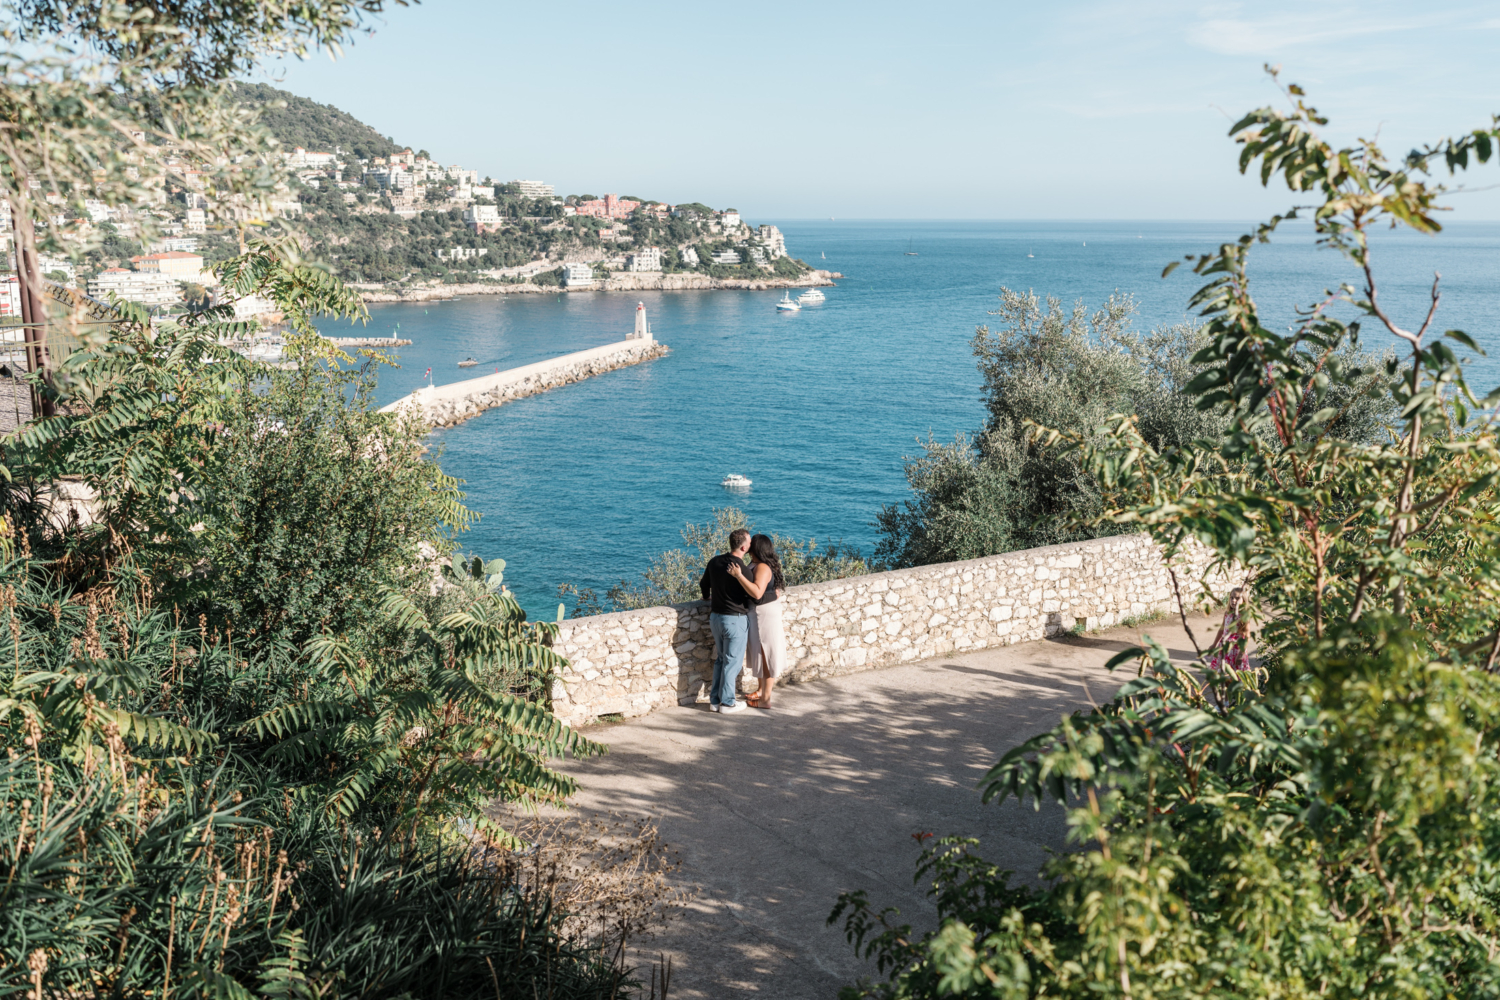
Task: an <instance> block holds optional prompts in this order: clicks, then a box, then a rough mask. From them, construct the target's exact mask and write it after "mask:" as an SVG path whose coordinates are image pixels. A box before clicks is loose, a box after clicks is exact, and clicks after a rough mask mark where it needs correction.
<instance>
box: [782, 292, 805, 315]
mask: <svg viewBox="0 0 1500 1000" xmlns="http://www.w3.org/2000/svg"><path fill="white" fill-rule="evenodd" d="M801 308H802V307H801V306H799V305H798V304H797V303H795V302H793V301H792V293H791V292H787V293H786V294H785V295H783V296H782V297H781V301H780V302H778V303H776V309H777V311H779V312H789V313H790V312H797V311H798V310H799V309H801Z"/></svg>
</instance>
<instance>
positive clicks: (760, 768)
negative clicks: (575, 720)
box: [565, 618, 1217, 1000]
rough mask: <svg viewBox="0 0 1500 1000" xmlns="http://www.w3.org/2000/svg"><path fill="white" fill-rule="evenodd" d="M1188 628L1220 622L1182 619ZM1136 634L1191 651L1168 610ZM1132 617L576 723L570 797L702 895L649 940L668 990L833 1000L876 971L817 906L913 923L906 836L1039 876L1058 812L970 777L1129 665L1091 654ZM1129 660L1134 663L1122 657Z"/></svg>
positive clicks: (1095, 694)
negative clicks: (655, 830) (736, 701)
mask: <svg viewBox="0 0 1500 1000" xmlns="http://www.w3.org/2000/svg"><path fill="white" fill-rule="evenodd" d="M1191 621H1192V624H1193V628H1194V631H1195V633H1196V634H1197V637H1198V640H1199V642H1202V643H1205V644H1206V643H1208V642H1209V641H1211V640H1212V638H1213V635H1214V631H1215V628H1216V625H1217V623H1211V622H1209V621H1208V620H1206V619H1198V618H1194V619H1191ZM1144 631H1146V632H1149V633H1150V634H1151V635H1153V636H1155V637H1156V638H1157V639H1158V640H1159V641H1161V642H1162V643H1163V644H1164V645H1166V646H1167V647H1168V648H1169V649H1170V650H1172V651H1173V655H1174V656H1181V657H1183V658H1185V659H1191V656H1192V644H1191V643H1190V642H1189V641H1188V640H1187V637H1186V636H1185V635H1184V633H1183V630H1182V625H1181V623H1180V621H1179V620H1178V619H1176V618H1173V619H1169V620H1165V621H1161V622H1157V623H1155V624H1153V625H1150V626H1148V627H1147V628H1146V629H1145V630H1144ZM1139 634H1140V632H1139V631H1138V630H1133V629H1118V628H1117V629H1112V630H1109V631H1105V632H1099V633H1093V634H1090V635H1088V636H1082V637H1067V638H1064V639H1061V640H1055V641H1053V640H1049V641H1045V642H1033V643H1024V644H1021V645H1016V646H1009V647H1006V648H1003V649H992V650H985V651H982V652H977V653H967V654H963V655H959V656H952V657H946V658H941V659H934V660H926V661H922V662H919V663H913V664H907V665H904V666H900V667H891V668H887V669H883V670H874V671H869V672H865V673H857V674H851V675H848V676H845V677H840V678H837V679H834V680H825V681H818V682H815V683H810V684H803V685H798V686H791V687H787V688H785V689H780V690H778V691H777V692H776V695H775V701H774V704H775V708H774V709H773V711H771V712H769V713H768V712H761V711H757V710H754V709H751V710H749V711H746V712H741V713H739V714H737V715H731V716H720V715H715V714H712V713H710V712H709V711H708V710H707V706H706V705H699V706H695V707H687V708H676V709H666V710H663V711H659V712H656V713H654V714H652V715H649V716H646V717H644V718H640V719H634V720H631V721H629V722H625V723H621V724H618V725H614V726H599V727H592V728H590V729H589V730H588V734H589V736H591V737H592V738H594V739H597V740H602V741H604V742H606V743H608V744H609V746H610V752H609V754H608V755H607V756H605V757H602V758H599V759H596V760H590V761H582V762H576V761H574V762H568V764H567V765H566V767H565V769H566V770H567V771H569V772H570V773H572V774H573V775H575V776H576V777H577V778H578V779H579V783H580V785H581V786H582V790H581V792H580V794H579V795H578V797H577V799H576V800H575V801H576V808H578V809H580V810H586V811H587V810H593V811H598V812H600V813H609V812H615V813H619V814H623V815H628V816H640V815H647V816H652V817H654V818H656V820H657V821H658V822H659V823H660V827H661V831H662V836H663V837H664V838H665V840H666V841H667V842H668V843H669V844H671V845H672V846H673V847H674V848H676V849H677V850H678V851H679V852H680V854H681V856H682V861H683V866H682V869H681V872H680V875H681V878H682V880H684V881H687V882H691V883H695V884H696V885H697V886H698V888H699V895H698V898H697V900H696V901H695V903H694V904H692V906H691V908H690V910H689V911H688V912H687V913H686V914H685V915H684V916H682V917H681V918H679V919H678V921H677V922H676V924H675V925H674V926H673V927H672V928H671V930H669V931H668V932H667V934H666V935H665V937H664V938H661V939H658V940H657V941H655V942H650V943H646V944H645V945H644V948H645V949H649V950H650V951H651V952H653V953H654V952H655V951H658V950H662V951H665V952H667V953H668V954H669V955H671V956H672V957H673V962H674V972H673V983H672V993H671V996H672V1000H689V998H710V1000H717V998H720V997H738V996H747V997H750V996H753V997H764V998H777V1000H781V998H786V1000H792V998H797V1000H802V998H808V1000H812V998H818V1000H834V998H835V997H836V996H837V994H838V990H839V987H840V986H843V985H845V984H848V983H851V982H853V981H854V980H855V979H857V978H858V977H860V976H864V975H869V976H874V974H875V970H874V968H873V966H870V965H867V964H866V963H864V962H862V961H861V960H859V959H858V958H857V957H856V956H855V954H854V951H853V949H852V948H851V947H850V946H849V945H848V944H847V943H846V942H845V941H844V937H843V933H842V930H841V929H839V928H838V927H829V926H827V925H826V923H825V921H826V920H827V919H828V914H829V912H830V911H831V910H832V908H833V906H834V903H835V901H836V900H837V898H838V895H839V893H840V892H842V891H844V890H849V889H860V888H863V889H867V890H869V893H870V896H871V899H872V901H873V902H874V903H875V904H876V905H877V906H878V907H883V906H891V905H894V906H896V907H899V908H900V910H901V911H902V915H903V916H902V919H903V920H906V921H910V922H911V923H913V924H914V925H917V926H922V927H925V926H929V925H930V924H931V922H932V912H933V911H932V906H931V903H930V902H929V901H928V900H927V899H926V898H925V897H924V895H923V891H922V889H921V888H920V887H918V886H915V885H914V884H913V874H914V872H915V868H914V863H915V861H916V859H917V856H918V854H919V853H920V851H919V847H918V842H917V841H916V840H915V839H914V838H913V836H912V834H914V833H918V832H922V831H929V832H933V833H936V834H937V835H939V836H943V835H946V834H963V835H967V836H974V837H978V838H980V840H981V841H982V848H981V853H982V854H983V855H984V856H985V857H986V858H988V859H989V860H991V861H995V862H998V863H1000V864H1001V865H1002V866H1003V867H1007V868H1013V869H1015V871H1016V873H1017V876H1018V877H1019V878H1021V879H1025V880H1027V881H1032V882H1035V881H1036V873H1037V872H1038V870H1039V868H1040V867H1041V865H1042V863H1043V861H1044V860H1045V858H1046V855H1047V850H1048V849H1049V848H1058V847H1062V846H1063V845H1064V831H1065V827H1064V824H1063V813H1062V810H1061V809H1059V808H1058V807H1056V806H1044V807H1043V808H1042V810H1041V811H1039V812H1038V811H1034V810H1033V809H1032V807H1031V805H1030V804H1027V805H1026V806H1024V807H1023V806H1020V805H1018V804H1017V803H1015V802H1014V801H1011V802H1007V803H1006V804H1005V805H1003V806H994V805H989V806H985V805H981V804H980V801H979V793H978V792H977V791H976V790H975V785H976V783H977V782H978V780H979V779H980V777H981V776H983V774H984V772H985V771H986V770H988V769H989V768H990V767H991V766H992V765H993V764H994V763H995V761H996V760H998V759H999V758H1000V756H1001V755H1002V754H1003V753H1005V751H1006V750H1008V749H1010V748H1011V747H1013V746H1015V745H1016V744H1018V743H1020V742H1022V741H1024V740H1025V739H1027V738H1028V737H1030V736H1033V735H1035V734H1036V733H1038V732H1041V731H1043V730H1045V729H1047V728H1050V727H1051V726H1052V725H1054V724H1056V722H1057V721H1058V719H1059V718H1060V717H1061V716H1063V715H1066V714H1068V713H1070V712H1072V711H1074V710H1075V709H1079V708H1087V707H1088V706H1089V705H1090V703H1091V702H1095V703H1097V702H1099V701H1103V700H1107V699H1108V698H1110V697H1111V696H1112V695H1113V694H1114V691H1115V690H1116V688H1118V687H1119V685H1120V684H1123V683H1124V682H1125V680H1126V679H1127V676H1126V675H1110V674H1109V673H1108V672H1106V671H1105V670H1104V669H1103V664H1104V663H1105V661H1106V660H1108V659H1109V657H1110V656H1112V655H1114V653H1115V652H1116V651H1118V650H1120V649H1123V648H1125V647H1126V646H1128V645H1132V644H1134V643H1135V642H1136V641H1137V638H1138V636H1139ZM1128 676H1133V672H1131V674H1129V675H1128Z"/></svg>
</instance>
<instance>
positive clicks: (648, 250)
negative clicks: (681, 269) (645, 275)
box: [625, 247, 661, 271]
mask: <svg viewBox="0 0 1500 1000" xmlns="http://www.w3.org/2000/svg"><path fill="white" fill-rule="evenodd" d="M625 270H627V271H660V270H661V247H645V248H643V249H641V250H637V251H636V252H635V253H633V254H628V255H626V257H625Z"/></svg>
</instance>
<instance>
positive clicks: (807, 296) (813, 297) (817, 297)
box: [787, 288, 828, 304]
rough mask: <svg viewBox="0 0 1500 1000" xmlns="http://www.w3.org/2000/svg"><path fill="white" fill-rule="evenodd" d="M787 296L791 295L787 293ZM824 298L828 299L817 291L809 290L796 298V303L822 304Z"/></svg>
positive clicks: (814, 289)
mask: <svg viewBox="0 0 1500 1000" xmlns="http://www.w3.org/2000/svg"><path fill="white" fill-rule="evenodd" d="M787 294H791V293H787ZM826 298H828V296H826V295H824V294H823V293H822V292H821V291H819V290H818V289H816V288H809V289H808V290H807V291H805V292H803V293H802V294H801V295H799V296H797V301H798V302H800V303H804V304H805V303H809V302H822V301H823V300H824V299H826Z"/></svg>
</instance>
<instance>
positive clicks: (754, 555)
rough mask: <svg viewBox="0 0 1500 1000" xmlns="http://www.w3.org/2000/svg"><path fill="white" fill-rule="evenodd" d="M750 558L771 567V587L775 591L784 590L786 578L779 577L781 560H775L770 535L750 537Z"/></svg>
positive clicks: (774, 549)
mask: <svg viewBox="0 0 1500 1000" xmlns="http://www.w3.org/2000/svg"><path fill="white" fill-rule="evenodd" d="M750 558H751V559H754V560H755V561H756V562H758V563H765V564H766V565H767V566H769V567H771V585H772V586H774V587H775V588H776V589H777V590H785V589H786V577H784V576H782V575H781V560H780V559H778V558H776V543H775V542H773V541H771V536H770V535H751V536H750Z"/></svg>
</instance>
